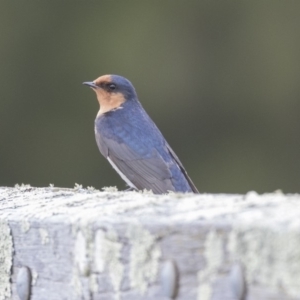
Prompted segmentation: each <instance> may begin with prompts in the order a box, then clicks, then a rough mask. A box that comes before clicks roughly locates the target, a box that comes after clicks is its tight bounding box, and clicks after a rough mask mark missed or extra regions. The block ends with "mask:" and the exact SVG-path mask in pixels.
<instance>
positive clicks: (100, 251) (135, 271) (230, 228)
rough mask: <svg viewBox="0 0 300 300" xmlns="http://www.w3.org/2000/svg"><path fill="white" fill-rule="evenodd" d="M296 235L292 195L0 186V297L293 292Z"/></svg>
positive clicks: (296, 293)
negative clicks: (22, 292)
mask: <svg viewBox="0 0 300 300" xmlns="http://www.w3.org/2000/svg"><path fill="white" fill-rule="evenodd" d="M299 237H300V196H299V195H283V194H282V193H281V192H276V193H272V194H264V195H258V194H256V193H255V192H249V193H248V194H246V195H211V194H200V195H194V194H185V195H184V194H169V195H160V196H158V195H153V194H151V193H147V192H145V193H138V192H117V191H115V190H114V189H107V190H106V191H103V192H100V191H97V190H92V189H89V190H87V189H82V188H81V187H80V186H77V188H76V189H63V188H56V187H48V188H33V187H30V186H18V187H15V188H8V187H3V188H0V300H4V299H19V298H18V296H17V292H16V280H17V278H18V276H17V275H18V271H19V270H20V269H21V268H22V267H28V268H29V269H30V271H31V277H32V282H31V283H30V284H31V298H30V299H32V300H67V299H93V300H100V299H101V300H110V299H121V300H129V299H130V300H135V299H146V300H154V299H161V300H163V299H164V300H165V299H170V298H166V296H165V295H167V294H168V295H172V297H173V296H174V297H176V298H174V299H180V300H183V299H191V300H193V299H195V300H221V299H222V300H225V299H226V300H236V299H247V300H257V299H266V300H269V299H270V300H271V299H272V300H276V299H291V300H292V299H293V300H294V299H300V238H299ZM170 262H172V264H174V267H173V266H172V267H170ZM166 266H167V267H166ZM175 271H176V272H178V274H174V272H175ZM19 278H21V276H19ZM25 278H26V276H25ZM18 280H20V279H18ZM168 280H170V282H168ZM20 284H21V285H22V284H23V283H22V282H21V283H19V285H20ZM176 284H178V286H177V287H176V290H174V292H173V289H174V285H176ZM246 290H247V296H246V295H245V291H246Z"/></svg>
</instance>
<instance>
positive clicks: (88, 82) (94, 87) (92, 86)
mask: <svg viewBox="0 0 300 300" xmlns="http://www.w3.org/2000/svg"><path fill="white" fill-rule="evenodd" d="M82 84H84V85H87V86H89V87H90V88H92V89H96V88H98V86H97V85H96V84H95V83H94V82H93V81H86V82H83V83H82Z"/></svg>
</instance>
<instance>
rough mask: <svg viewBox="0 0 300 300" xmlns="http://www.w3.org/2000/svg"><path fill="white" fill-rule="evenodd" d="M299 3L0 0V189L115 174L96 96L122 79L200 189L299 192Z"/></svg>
mask: <svg viewBox="0 0 300 300" xmlns="http://www.w3.org/2000/svg"><path fill="white" fill-rule="evenodd" d="M299 32H300V3H299V2H298V1H255V2H254V1H171V0H168V1H167V0H164V1H147V2H146V1H130V0H129V1H101V2H100V1H98V2H96V1H77V2H76V1H72V2H71V1H47V2H46V1H14V2H13V1H1V3H0V43H1V44H0V60H1V65H0V77H1V80H0V96H1V99H0V101H1V102H0V103H1V106H0V122H1V126H0V137H1V147H0V185H8V186H11V185H14V184H15V183H30V184H31V185H34V186H48V185H49V183H53V184H54V185H55V186H65V187H73V186H74V183H75V182H76V183H80V184H83V186H94V187H96V188H101V187H103V186H114V185H117V186H118V187H119V188H120V189H123V188H124V187H125V185H124V183H123V181H122V180H121V179H120V178H119V176H118V175H117V174H116V173H115V172H114V171H113V169H112V168H111V167H110V165H109V164H108V162H107V161H106V160H105V159H104V158H103V157H102V156H101V155H100V153H99V151H98V149H97V146H96V143H95V139H94V129H93V126H94V125H93V123H94V118H95V116H96V113H97V111H98V103H97V101H96V97H95V95H94V93H93V92H92V91H91V90H89V89H88V88H86V87H84V86H82V84H81V83H82V82H83V81H88V80H93V79H95V78H96V77H98V76H99V75H103V74H107V73H108V74H119V75H123V76H125V77H127V78H128V79H130V80H131V81H132V83H133V84H134V86H135V87H136V90H137V92H138V95H139V98H140V100H141V102H142V104H143V106H144V107H145V109H146V110H147V112H148V113H149V115H150V116H151V117H152V118H153V120H154V121H155V122H156V124H157V125H158V127H159V128H160V129H161V131H162V132H163V134H164V136H165V137H166V139H167V140H168V142H169V143H170V145H171V146H172V148H173V149H174V150H175V152H176V153H177V155H178V156H179V157H180V159H181V161H182V162H183V164H184V165H185V167H186V169H187V170H188V173H189V174H190V176H191V178H192V179H193V181H194V182H195V184H196V185H197V187H198V188H199V190H200V191H201V192H213V193H217V192H218V193H219V192H226V193H228V192H229V193H244V192H247V191H249V190H256V191H258V192H270V191H274V190H276V189H282V190H283V191H284V192H299V187H300V159H299V150H300V138H299V132H300V118H299V113H300V84H299V80H300V34H299Z"/></svg>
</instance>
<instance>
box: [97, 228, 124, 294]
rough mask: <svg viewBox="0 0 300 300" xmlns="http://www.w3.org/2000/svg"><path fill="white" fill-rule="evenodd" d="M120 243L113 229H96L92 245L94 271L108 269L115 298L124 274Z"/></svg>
mask: <svg viewBox="0 0 300 300" xmlns="http://www.w3.org/2000/svg"><path fill="white" fill-rule="evenodd" d="M122 246H123V245H122V243H119V242H118V235H117V233H116V232H115V231H114V230H113V229H109V230H108V231H107V232H105V231H103V230H97V232H96V235H95V245H94V262H95V269H96V271H98V272H100V273H102V272H104V270H105V268H107V269H108V272H109V276H110V278H111V281H112V284H113V287H114V290H115V291H116V292H117V293H116V299H117V298H119V296H118V291H119V290H120V288H121V282H122V279H123V276H124V266H123V264H122V262H121V251H122Z"/></svg>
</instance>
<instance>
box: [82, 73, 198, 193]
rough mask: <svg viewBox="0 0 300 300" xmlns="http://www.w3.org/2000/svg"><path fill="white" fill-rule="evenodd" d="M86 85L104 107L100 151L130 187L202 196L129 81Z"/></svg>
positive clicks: (98, 124) (98, 129)
mask: <svg viewBox="0 0 300 300" xmlns="http://www.w3.org/2000/svg"><path fill="white" fill-rule="evenodd" d="M85 84H87V85H89V86H90V87H92V88H93V89H94V90H95V92H96V93H97V98H98V101H99V103H100V111H99V113H98V115H97V118H96V120H95V135H96V141H97V144H98V147H99V150H100V152H101V153H102V154H103V155H104V156H105V157H106V158H107V159H108V160H109V162H110V163H111V164H112V166H113V167H114V168H115V169H116V171H117V172H118V173H119V174H120V175H121V177H122V178H123V179H124V180H125V181H126V182H127V184H128V185H129V186H131V187H133V188H135V189H149V190H152V191H153V192H154V193H157V194H161V193H167V192H168V191H175V192H194V193H197V192H198V191H197V189H196V187H195V185H194V184H193V183H192V181H191V179H190V178H189V177H188V175H187V173H186V171H185V169H184V167H183V165H182V164H181V162H180V161H179V159H178V157H177V156H176V154H175V153H174V152H173V150H172V149H171V147H170V146H169V145H168V143H167V142H166V140H165V139H164V137H163V135H162V134H161V132H160V131H159V129H158V128H157V127H156V125H155V124H154V122H153V121H152V120H151V118H150V117H149V116H148V114H147V113H146V111H145V110H144V109H143V107H142V105H141V104H140V102H139V101H138V98H137V95H136V92H135V90H134V87H133V86H132V84H131V83H130V82H129V81H128V80H127V79H125V78H123V77H121V76H117V75H105V76H101V77H99V78H98V79H97V80H95V81H94V82H88V83H85Z"/></svg>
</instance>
